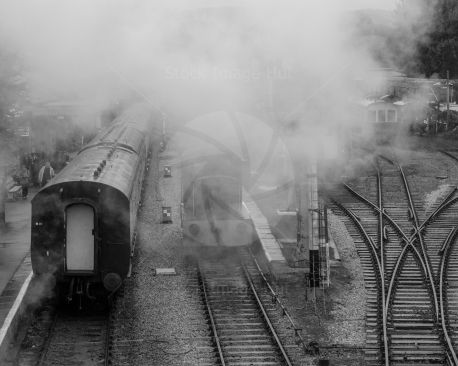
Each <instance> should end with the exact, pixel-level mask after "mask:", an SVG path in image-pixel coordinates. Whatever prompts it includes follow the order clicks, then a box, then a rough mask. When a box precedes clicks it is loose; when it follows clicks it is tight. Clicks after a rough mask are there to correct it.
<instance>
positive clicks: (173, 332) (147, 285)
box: [113, 148, 207, 365]
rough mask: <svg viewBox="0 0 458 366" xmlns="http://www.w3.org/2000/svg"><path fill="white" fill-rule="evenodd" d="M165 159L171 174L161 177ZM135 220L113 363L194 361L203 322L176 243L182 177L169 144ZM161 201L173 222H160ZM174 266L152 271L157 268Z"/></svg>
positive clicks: (156, 163)
mask: <svg viewBox="0 0 458 366" xmlns="http://www.w3.org/2000/svg"><path fill="white" fill-rule="evenodd" d="M164 165H171V166H172V177H171V178H164V177H163V167H164ZM144 194H145V195H144V203H143V209H142V212H141V215H140V218H139V223H138V243H137V249H136V257H135V263H134V266H133V273H132V277H131V278H130V279H129V280H128V281H127V282H126V284H125V289H124V291H123V295H122V296H120V297H119V299H118V301H117V309H116V321H115V324H116V328H115V329H114V332H113V333H114V351H113V355H114V362H113V364H114V365H153V364H155V365H198V364H199V352H200V350H201V348H200V346H203V347H204V346H205V342H206V339H207V338H206V335H207V330H206V325H205V318H204V314H203V312H202V311H201V305H200V298H199V293H198V291H197V290H192V289H191V290H190V288H192V287H190V286H189V278H190V276H189V275H188V274H189V271H190V268H188V267H187V266H186V263H185V262H186V261H185V257H184V255H183V250H182V247H181V229H180V227H181V223H180V197H181V183H180V174H179V169H177V158H176V156H175V154H174V151H173V150H171V149H170V148H169V149H168V150H167V151H165V152H164V153H162V155H160V156H159V157H158V156H157V155H155V156H154V157H153V160H152V164H151V167H150V170H149V176H148V181H147V184H146V188H145V192H144ZM162 206H168V207H171V208H172V223H171V224H162V223H161V218H162V211H161V209H162ZM164 267H167V268H170V267H173V268H175V270H176V273H177V275H175V276H163V275H162V276H159V275H158V276H156V275H155V269H156V268H164Z"/></svg>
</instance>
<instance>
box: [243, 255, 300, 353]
mask: <svg viewBox="0 0 458 366" xmlns="http://www.w3.org/2000/svg"><path fill="white" fill-rule="evenodd" d="M248 253H249V254H250V256H251V259H252V260H253V263H254V264H255V265H256V268H257V270H258V272H259V274H260V275H261V277H262V279H263V280H264V283H265V284H266V286H267V288H268V289H269V291H270V293H271V294H272V296H273V298H274V299H275V301H276V302H277V303H278V305H280V307H281V309H282V311H283V314H284V315H285V316H286V318H287V319H288V321H289V322H290V324H291V326H292V327H293V329H294V333H295V335H296V336H297V337H298V338H299V341H300V342H301V344H302V347H303V348H304V351H305V350H306V348H307V346H306V344H305V340H304V338H303V337H302V335H301V334H300V333H299V332H300V331H301V330H302V329H301V328H298V327H297V326H296V323H294V320H293V318H292V317H291V315H290V314H289V312H288V309H286V307H285V306H284V305H283V303H282V302H281V300H280V299H279V297H278V294H277V293H276V292H275V290H274V289H273V288H272V286H271V285H270V283H269V281H268V280H267V278H266V276H265V274H264V272H263V271H262V269H261V267H260V266H259V263H258V261H257V260H256V257H255V256H254V254H253V252H252V251H251V249H250V248H248Z"/></svg>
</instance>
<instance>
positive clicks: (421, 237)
mask: <svg viewBox="0 0 458 366" xmlns="http://www.w3.org/2000/svg"><path fill="white" fill-rule="evenodd" d="M397 167H398V169H399V172H400V173H401V176H402V181H403V184H404V188H405V190H406V194H407V199H408V201H409V206H410V210H411V212H412V216H413V220H414V222H413V223H414V228H416V230H417V237H418V240H419V241H420V248H421V252H422V255H423V258H424V261H425V265H426V270H427V275H428V278H429V283H430V287H431V290H432V293H433V301H434V309H435V312H436V321H437V322H438V321H439V304H438V301H437V293H436V286H435V284H436V281H435V280H434V277H433V274H432V272H431V267H430V265H429V261H428V254H427V253H426V249H425V243H424V241H423V235H422V234H421V232H420V231H419V224H418V215H417V210H416V208H415V205H414V203H413V199H412V194H411V192H410V187H409V183H408V182H407V178H406V176H405V174H404V170H403V169H402V166H401V165H400V164H397ZM411 243H413V241H412V242H411Z"/></svg>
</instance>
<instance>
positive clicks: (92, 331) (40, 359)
mask: <svg viewBox="0 0 458 366" xmlns="http://www.w3.org/2000/svg"><path fill="white" fill-rule="evenodd" d="M108 313H109V312H107V311H102V312H100V311H98V312H94V313H85V314H83V313H80V312H74V311H71V310H69V309H57V308H54V309H53V308H49V309H47V311H46V312H45V314H42V315H41V316H39V317H38V318H37V321H36V324H35V325H34V327H35V330H37V329H38V330H39V331H38V332H37V333H38V334H36V335H38V336H39V337H41V342H40V344H36V345H35V347H28V348H26V349H25V350H21V351H20V352H19V355H18V361H17V362H18V364H19V365H21V366H29V365H30V366H36V365H38V366H47V365H69V366H71V365H109V364H110V363H109V358H110V318H109V317H110V315H109V314H108Z"/></svg>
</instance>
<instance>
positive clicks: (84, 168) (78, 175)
mask: <svg viewBox="0 0 458 366" xmlns="http://www.w3.org/2000/svg"><path fill="white" fill-rule="evenodd" d="M151 119H152V113H151V110H150V109H147V108H142V107H139V106H136V107H133V108H131V109H129V110H127V111H126V112H124V113H123V114H122V115H121V116H119V117H118V118H116V119H115V120H114V121H113V124H112V125H111V126H110V127H109V128H108V129H106V130H104V131H101V132H100V133H99V134H98V135H97V136H96V137H95V138H94V139H93V140H92V141H91V142H90V143H89V144H88V145H87V146H85V147H84V148H83V149H81V151H80V152H79V153H78V155H77V156H76V157H75V158H74V159H73V160H72V161H71V162H70V163H69V164H68V165H67V166H66V167H65V168H64V169H63V170H62V171H61V172H60V173H59V174H58V175H57V176H56V177H55V178H54V179H53V180H52V181H51V182H50V183H49V184H48V185H47V186H46V187H45V189H46V188H48V187H51V186H54V185H57V184H62V183H67V182H76V181H84V182H93V183H99V184H103V185H108V186H111V187H113V188H115V189H118V190H119V191H121V192H122V193H123V194H124V195H126V197H129V196H130V192H131V190H132V183H133V182H132V181H133V179H134V177H135V173H136V169H137V165H138V159H139V154H140V152H141V150H142V149H146V144H148V143H149V140H148V133H149V127H150V126H149V124H150V123H151Z"/></svg>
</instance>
